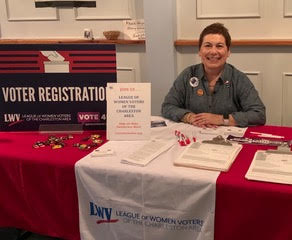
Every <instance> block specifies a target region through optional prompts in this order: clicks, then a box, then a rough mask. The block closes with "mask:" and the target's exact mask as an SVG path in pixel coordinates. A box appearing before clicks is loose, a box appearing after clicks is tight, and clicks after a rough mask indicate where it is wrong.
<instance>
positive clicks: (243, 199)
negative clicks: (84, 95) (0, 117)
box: [0, 126, 292, 240]
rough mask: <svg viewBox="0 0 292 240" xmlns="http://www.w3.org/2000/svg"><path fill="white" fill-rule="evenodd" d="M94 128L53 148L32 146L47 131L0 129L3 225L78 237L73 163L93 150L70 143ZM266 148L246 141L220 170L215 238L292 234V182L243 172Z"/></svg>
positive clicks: (271, 239) (284, 131)
mask: <svg viewBox="0 0 292 240" xmlns="http://www.w3.org/2000/svg"><path fill="white" fill-rule="evenodd" d="M250 131H257V132H265V133H272V134H277V135H284V136H286V137H287V139H292V128H286V127H272V126H262V127H253V128H249V129H248V131H247V133H246V134H245V136H247V137H248V136H251V135H250V134H249V132H250ZM90 134H91V133H87V132H85V133H83V134H74V138H73V139H72V140H67V141H66V143H67V146H66V147H65V148H62V149H56V150H52V149H50V148H49V147H45V148H39V149H34V148H32V145H33V143H34V142H36V141H38V140H46V138H47V136H48V135H47V134H39V133H36V132H33V133H32V132H22V133H14V132H10V133H5V132H1V133H0V179H1V181H0V188H1V190H2V193H1V195H0V226H1V227H6V226H12V227H18V228H22V229H26V230H29V231H33V232H36V233H40V234H45V235H50V236H55V237H60V238H63V239H70V240H75V239H79V225H78V224H79V221H78V199H77V192H76V181H75V174H74V164H75V162H76V161H78V160H79V159H81V158H82V157H84V156H85V155H86V154H88V153H89V152H87V151H81V150H79V149H77V148H74V147H72V144H73V143H75V142H80V139H83V138H84V137H87V136H89V135H90ZM102 134H103V138H104V135H105V134H104V132H103V133H102ZM61 135H62V136H64V134H61ZM267 148H268V147H263V146H255V145H245V146H244V147H243V149H242V151H241V152H240V154H239V155H238V158H237V159H236V161H235V162H234V163H233V165H232V166H231V168H230V170H229V171H228V172H227V173H221V174H220V176H219V178H218V180H217V189H216V213H215V239H216V240H229V239H230V240H231V239H232V240H235V239H236V240H246V239H248V240H255V239H256V240H258V239H264V240H279V239H281V240H286V239H287V240H288V239H289V240H290V239H292V227H291V219H292V186H291V185H284V184H273V183H266V182H256V181H248V180H246V179H245V178H244V176H245V174H246V172H247V170H248V168H249V166H250V163H251V161H252V158H253V155H254V153H255V151H256V150H258V149H267Z"/></svg>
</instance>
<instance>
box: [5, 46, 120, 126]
mask: <svg viewBox="0 0 292 240" xmlns="http://www.w3.org/2000/svg"><path fill="white" fill-rule="evenodd" d="M0 78H1V81H0V130H1V131H26V130H39V128H40V127H41V126H44V125H56V126H57V125H58V126H63V125H64V126H65V125H74V124H75V125H81V126H82V128H83V129H105V127H106V85H107V83H108V82H116V51H115V46H114V45H99V44H46V45H42V44H27V45H22V44H16V45H14V44H9V45H0Z"/></svg>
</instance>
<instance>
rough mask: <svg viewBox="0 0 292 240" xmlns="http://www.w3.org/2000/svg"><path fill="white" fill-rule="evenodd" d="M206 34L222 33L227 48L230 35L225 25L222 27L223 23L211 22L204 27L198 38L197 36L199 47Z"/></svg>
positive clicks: (229, 42)
mask: <svg viewBox="0 0 292 240" xmlns="http://www.w3.org/2000/svg"><path fill="white" fill-rule="evenodd" d="M208 34H220V35H222V36H223V37H224V38H225V43H226V46H227V48H228V49H229V48H230V45H231V37H230V34H229V32H228V29H227V28H226V27H224V25H223V24H222V23H213V24H211V25H209V26H207V27H205V28H204V30H203V31H202V32H201V34H200V38H199V49H200V48H201V46H202V43H203V39H204V37H205V36H206V35H208Z"/></svg>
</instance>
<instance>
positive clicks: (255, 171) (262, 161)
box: [245, 150, 292, 184]
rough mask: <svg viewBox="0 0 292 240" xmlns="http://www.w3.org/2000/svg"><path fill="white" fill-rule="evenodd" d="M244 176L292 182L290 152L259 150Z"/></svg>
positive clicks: (259, 179) (267, 180) (291, 156)
mask: <svg viewBox="0 0 292 240" xmlns="http://www.w3.org/2000/svg"><path fill="white" fill-rule="evenodd" d="M245 177H246V178H247V179H250V180H258V181H265V182H274V183H286V184H292V154H291V153H290V154H285V153H283V154H281V153H272V152H266V151H262V150H259V151H257V152H256V153H255V155H254V158H253V160H252V163H251V165H250V167H249V169H248V171H247V173H246V175H245Z"/></svg>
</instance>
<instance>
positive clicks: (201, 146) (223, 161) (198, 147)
mask: <svg viewBox="0 0 292 240" xmlns="http://www.w3.org/2000/svg"><path fill="white" fill-rule="evenodd" d="M241 148H242V146H241V145H239V144H232V145H221V144H209V143H200V142H194V143H191V144H190V145H188V146H187V147H186V149H185V150H184V151H183V152H182V154H181V155H180V156H179V157H178V158H177V159H175V160H174V165H178V166H185V167H195V168H203V169H208V170H217V171H224V172H226V171H228V170H229V168H230V166H231V164H232V163H233V161H234V160H235V158H236V156H237V154H238V153H239V152H240V150H241Z"/></svg>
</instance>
